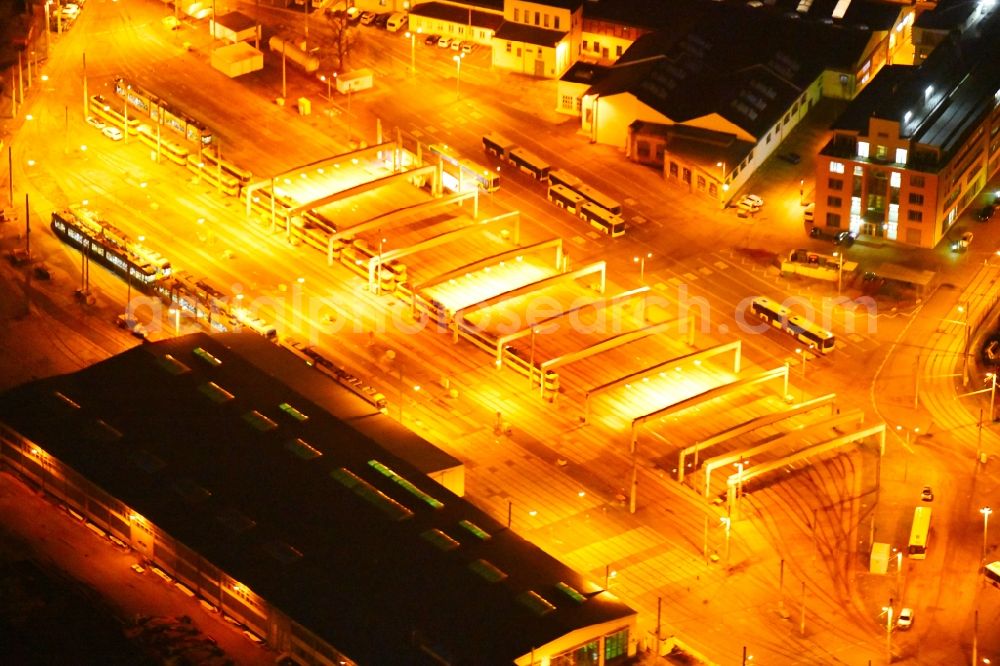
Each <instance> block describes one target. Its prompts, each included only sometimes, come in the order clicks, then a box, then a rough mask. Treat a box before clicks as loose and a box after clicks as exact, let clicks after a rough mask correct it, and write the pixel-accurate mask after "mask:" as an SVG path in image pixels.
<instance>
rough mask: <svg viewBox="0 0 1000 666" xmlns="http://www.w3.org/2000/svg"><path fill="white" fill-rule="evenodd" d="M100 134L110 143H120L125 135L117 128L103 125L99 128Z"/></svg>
mask: <svg viewBox="0 0 1000 666" xmlns="http://www.w3.org/2000/svg"><path fill="white" fill-rule="evenodd" d="M101 134H103V135H104V136H106V137H108V138H109V139H111V140H112V141H121V140H122V139H124V138H125V134H124V133H123V132H122V131H121V130H120V129H118V128H117V127H112V126H111V125H105V126H104V127H102V128H101Z"/></svg>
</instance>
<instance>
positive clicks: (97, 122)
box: [87, 116, 104, 130]
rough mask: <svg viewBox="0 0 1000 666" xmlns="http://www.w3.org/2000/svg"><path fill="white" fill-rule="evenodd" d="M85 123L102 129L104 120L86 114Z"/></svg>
mask: <svg viewBox="0 0 1000 666" xmlns="http://www.w3.org/2000/svg"><path fill="white" fill-rule="evenodd" d="M87 124H88V125H90V126H91V127H96V128H97V129H99V130H102V129H104V121H103V120H101V119H100V118H95V117H94V116H87Z"/></svg>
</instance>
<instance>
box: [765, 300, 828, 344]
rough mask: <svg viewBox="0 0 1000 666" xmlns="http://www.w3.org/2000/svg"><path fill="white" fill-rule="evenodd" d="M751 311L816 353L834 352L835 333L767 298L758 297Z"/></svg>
mask: <svg viewBox="0 0 1000 666" xmlns="http://www.w3.org/2000/svg"><path fill="white" fill-rule="evenodd" d="M750 311H751V312H752V313H753V314H754V315H756V316H757V317H758V318H759V319H761V320H762V321H766V322H767V323H769V324H770V325H771V326H773V327H774V328H777V329H779V330H781V331H784V332H785V333H787V334H788V335H790V336H792V337H793V338H795V339H796V340H798V341H799V342H801V343H803V344H806V345H809V347H810V348H812V349H813V350H814V351H818V352H820V353H823V354H829V353H830V352H832V351H833V348H834V346H835V344H836V338H835V337H834V335H833V333H831V332H830V331H827V330H826V329H824V328H821V327H819V326H817V325H816V324H815V323H813V322H811V321H809V320H808V319H806V318H805V317H803V316H801V315H797V314H793V313H792V311H791V310H790V309H788V308H786V307H785V306H784V305H781V304H780V303H778V302H777V301H773V300H771V299H770V298H767V297H766V296H757V297H755V298H754V299H753V301H752V302H751V303H750Z"/></svg>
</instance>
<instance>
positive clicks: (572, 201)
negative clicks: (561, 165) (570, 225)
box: [548, 185, 585, 215]
mask: <svg viewBox="0 0 1000 666" xmlns="http://www.w3.org/2000/svg"><path fill="white" fill-rule="evenodd" d="M548 198H549V201H551V202H552V203H554V204H555V205H557V206H559V207H560V208H565V209H566V210H568V211H569V212H571V213H573V214H574V215H579V214H580V206H581V205H583V202H584V201H585V199H584V198H583V197H581V196H580V195H579V194H577V193H576V192H574V191H573V190H571V189H569V188H568V187H566V186H564V185H550V186H549V194H548Z"/></svg>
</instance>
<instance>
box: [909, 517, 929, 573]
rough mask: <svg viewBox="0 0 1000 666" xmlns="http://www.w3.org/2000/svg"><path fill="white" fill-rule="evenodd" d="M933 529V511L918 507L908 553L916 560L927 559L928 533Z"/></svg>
mask: <svg viewBox="0 0 1000 666" xmlns="http://www.w3.org/2000/svg"><path fill="white" fill-rule="evenodd" d="M930 528H931V509H930V507H927V506H918V507H917V508H916V509H915V510H914V511H913V526H912V527H910V543H909V545H908V546H907V549H906V552H907V553H909V555H910V557H911V558H912V559H914V560H922V559H924V558H926V557H927V533H928V531H929V530H930Z"/></svg>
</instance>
